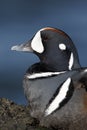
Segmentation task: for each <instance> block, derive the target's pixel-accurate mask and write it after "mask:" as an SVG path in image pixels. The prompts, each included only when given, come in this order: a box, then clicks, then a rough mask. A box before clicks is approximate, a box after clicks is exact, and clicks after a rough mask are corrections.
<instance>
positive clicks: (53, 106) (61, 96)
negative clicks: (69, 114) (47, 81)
mask: <svg viewBox="0 0 87 130" xmlns="http://www.w3.org/2000/svg"><path fill="white" fill-rule="evenodd" d="M70 83H71V78H70V77H69V78H68V79H67V80H66V81H65V82H64V83H63V85H62V86H61V88H60V91H59V93H58V95H57V96H56V97H55V99H54V100H53V101H52V103H51V104H50V105H49V107H48V108H47V109H46V111H45V116H48V115H50V114H51V113H52V112H54V111H55V110H56V109H58V108H59V107H60V103H61V102H62V101H63V100H64V99H65V98H66V95H67V92H68V90H69V85H70Z"/></svg>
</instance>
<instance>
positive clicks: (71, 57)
mask: <svg viewBox="0 0 87 130" xmlns="http://www.w3.org/2000/svg"><path fill="white" fill-rule="evenodd" d="M73 63H74V56H73V53H71V56H70V59H69V70H71V69H72V66H73Z"/></svg>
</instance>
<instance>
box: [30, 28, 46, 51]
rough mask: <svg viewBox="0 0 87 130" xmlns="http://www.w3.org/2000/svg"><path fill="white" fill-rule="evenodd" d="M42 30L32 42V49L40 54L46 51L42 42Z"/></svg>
mask: <svg viewBox="0 0 87 130" xmlns="http://www.w3.org/2000/svg"><path fill="white" fill-rule="evenodd" d="M41 31H42V30H40V31H38V32H37V33H36V35H35V36H34V38H33V40H32V42H31V47H32V49H33V50H34V51H36V52H38V53H42V52H43V51H44V46H43V43H42V40H41V33H40V32H41Z"/></svg>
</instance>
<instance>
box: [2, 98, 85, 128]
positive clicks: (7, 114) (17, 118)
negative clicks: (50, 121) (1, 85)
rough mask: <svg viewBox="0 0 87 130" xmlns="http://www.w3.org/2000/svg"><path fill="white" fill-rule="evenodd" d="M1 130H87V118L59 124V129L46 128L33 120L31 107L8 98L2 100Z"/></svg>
mask: <svg viewBox="0 0 87 130" xmlns="http://www.w3.org/2000/svg"><path fill="white" fill-rule="evenodd" d="M0 130H87V116H86V117H85V118H82V120H77V121H76V122H74V123H73V122H72V124H71V125H70V123H69V122H68V123H67V125H66V124H62V125H60V124H59V127H58V128H56V129H54V128H44V127H41V126H40V125H39V121H38V120H36V119H34V118H32V117H31V116H30V113H29V106H23V105H17V104H16V103H14V102H13V101H10V100H8V99H6V98H0Z"/></svg>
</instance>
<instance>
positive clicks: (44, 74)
mask: <svg viewBox="0 0 87 130" xmlns="http://www.w3.org/2000/svg"><path fill="white" fill-rule="evenodd" d="M65 72H66V71H60V72H42V73H35V74H31V75H27V78H28V79H36V78H43V77H49V76H53V75H59V74H62V73H65Z"/></svg>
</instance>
